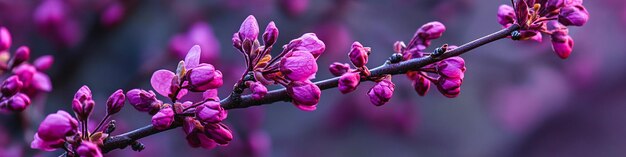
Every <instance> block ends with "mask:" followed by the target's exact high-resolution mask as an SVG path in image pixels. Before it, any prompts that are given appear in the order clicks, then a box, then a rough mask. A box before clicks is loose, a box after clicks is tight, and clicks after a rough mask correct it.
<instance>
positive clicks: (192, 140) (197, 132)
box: [182, 117, 217, 149]
mask: <svg viewBox="0 0 626 157" xmlns="http://www.w3.org/2000/svg"><path fill="white" fill-rule="evenodd" d="M182 128H183V131H184V132H185V134H187V137H186V139H187V143H188V144H189V145H190V146H191V147H194V148H196V147H202V148H205V149H213V148H215V147H216V146H217V143H216V142H215V141H214V140H212V139H210V138H209V137H207V135H205V133H204V126H202V124H201V123H200V122H199V121H197V120H195V119H194V118H192V117H185V119H184V121H183V127H182Z"/></svg>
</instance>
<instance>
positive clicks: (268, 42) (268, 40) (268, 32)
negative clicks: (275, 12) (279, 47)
mask: <svg viewBox="0 0 626 157" xmlns="http://www.w3.org/2000/svg"><path fill="white" fill-rule="evenodd" d="M276 40H278V28H276V24H274V21H271V22H270V23H269V24H267V27H266V28H265V33H263V42H264V44H265V46H272V45H274V43H276Z"/></svg>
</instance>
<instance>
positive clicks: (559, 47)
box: [551, 30, 574, 59]
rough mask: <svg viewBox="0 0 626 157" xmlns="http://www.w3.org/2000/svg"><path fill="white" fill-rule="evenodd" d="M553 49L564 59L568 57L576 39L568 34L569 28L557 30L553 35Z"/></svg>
mask: <svg viewBox="0 0 626 157" xmlns="http://www.w3.org/2000/svg"><path fill="white" fill-rule="evenodd" d="M551 37H552V49H553V50H554V52H556V54H557V55H558V56H559V57H561V58H562V59H566V58H567V57H569V55H570V54H571V53H572V49H573V47H574V40H573V39H572V37H571V36H569V35H567V30H557V31H554V33H552V35H551Z"/></svg>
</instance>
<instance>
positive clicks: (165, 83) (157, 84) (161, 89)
mask: <svg viewBox="0 0 626 157" xmlns="http://www.w3.org/2000/svg"><path fill="white" fill-rule="evenodd" d="M192 49H193V48H192ZM175 76H176V74H174V72H171V71H169V70H165V69H161V70H157V71H155V72H154V74H152V78H151V79H150V84H151V85H152V88H154V90H155V91H156V92H157V93H159V94H161V95H163V96H165V97H168V95H169V94H170V86H171V84H172V79H173V78H174V77H175Z"/></svg>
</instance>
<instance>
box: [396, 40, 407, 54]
mask: <svg viewBox="0 0 626 157" xmlns="http://www.w3.org/2000/svg"><path fill="white" fill-rule="evenodd" d="M404 49H406V45H405V44H404V42H402V41H396V42H395V43H393V51H394V52H396V53H402V52H403V51H404Z"/></svg>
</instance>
